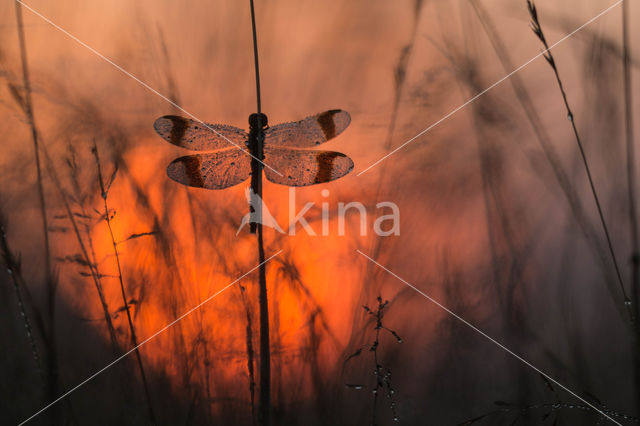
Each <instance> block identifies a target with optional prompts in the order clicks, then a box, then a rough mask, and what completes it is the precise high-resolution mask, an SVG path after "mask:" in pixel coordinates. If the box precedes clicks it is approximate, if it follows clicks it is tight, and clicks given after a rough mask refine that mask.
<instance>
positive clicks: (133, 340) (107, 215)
mask: <svg viewBox="0 0 640 426" xmlns="http://www.w3.org/2000/svg"><path fill="white" fill-rule="evenodd" d="M93 155H94V156H95V159H96V166H97V168H98V181H99V182H100V193H101V194H102V200H103V204H104V218H105V222H106V223H107V228H108V229H109V237H110V238H111V244H112V246H113V255H114V257H115V260H116V266H117V268H118V282H119V284H120V292H121V295H122V303H123V304H124V310H125V312H126V313H127V321H128V323H129V332H130V335H131V344H132V345H133V347H134V348H135V349H136V350H135V353H136V360H137V361H138V368H139V370H140V376H141V378H142V385H143V386H144V392H145V397H146V400H147V409H148V411H149V420H150V421H151V423H152V424H154V425H156V424H158V422H157V421H156V416H155V413H154V411H153V404H152V402H151V393H150V392H149V385H148V383H147V376H146V374H145V371H144V365H143V363H142V357H141V356H140V351H139V350H138V348H137V346H138V339H137V337H136V330H135V327H134V326H133V319H132V318H131V310H130V307H129V302H128V301H127V294H126V291H125V288H124V279H123V277H122V266H121V264H120V256H119V254H118V244H117V243H116V239H115V237H114V235H113V228H112V226H111V216H110V213H109V205H108V203H107V198H108V192H107V191H108V190H107V189H106V187H105V184H104V180H103V178H102V167H101V165H100V157H99V155H98V147H97V146H96V145H95V144H94V146H93Z"/></svg>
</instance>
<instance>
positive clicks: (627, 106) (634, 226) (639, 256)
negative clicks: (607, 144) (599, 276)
mask: <svg viewBox="0 0 640 426" xmlns="http://www.w3.org/2000/svg"><path fill="white" fill-rule="evenodd" d="M622 70H623V71H622V72H623V91H624V111H625V135H626V147H627V180H628V184H627V189H628V197H629V223H630V225H631V285H632V287H631V289H632V292H633V294H632V297H633V300H634V306H635V307H636V323H637V322H638V320H639V319H640V318H638V309H637V307H638V302H639V300H638V298H639V296H640V295H639V294H638V292H639V291H640V288H639V280H640V276H639V273H640V271H639V269H640V253H639V249H638V211H637V204H636V164H635V161H636V158H635V145H634V135H633V102H632V92H631V90H632V86H631V53H630V48H629V2H628V1H623V2H622Z"/></svg>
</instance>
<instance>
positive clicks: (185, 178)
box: [153, 109, 353, 232]
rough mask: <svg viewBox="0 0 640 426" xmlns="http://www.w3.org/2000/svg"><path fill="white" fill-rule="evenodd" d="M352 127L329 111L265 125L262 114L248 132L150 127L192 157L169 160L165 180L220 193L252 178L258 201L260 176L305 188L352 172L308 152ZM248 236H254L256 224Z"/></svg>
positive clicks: (346, 164) (338, 159) (344, 116)
mask: <svg viewBox="0 0 640 426" xmlns="http://www.w3.org/2000/svg"><path fill="white" fill-rule="evenodd" d="M350 122H351V116H350V115H349V113H348V112H347V111H344V110H339V109H333V110H328V111H324V112H321V113H318V114H315V115H312V116H309V117H307V118H305V119H302V120H299V121H294V122H289V123H282V124H276V125H274V126H271V127H270V126H269V125H268V118H267V116H266V115H265V114H262V113H254V114H251V115H250V116H249V132H248V133H247V132H245V131H244V130H242V129H239V128H237V127H234V126H229V125H226V124H205V123H202V122H199V121H196V120H192V119H190V118H184V117H180V116H175V115H166V116H163V117H160V118H158V119H157V120H156V121H155V123H154V125H153V127H154V129H155V131H156V132H157V133H158V134H159V135H160V136H161V137H162V138H163V139H164V140H166V141H167V142H169V143H171V144H173V145H176V146H179V147H181V148H185V149H188V150H191V151H210V152H207V153H202V154H191V155H186V156H183V157H180V158H177V159H175V160H173V161H172V162H171V163H170V164H169V166H168V167H167V175H168V176H169V178H171V179H172V180H174V181H176V182H178V183H181V184H183V185H187V186H191V187H195V188H204V189H212V190H219V189H225V188H229V187H231V186H234V185H238V184H240V183H242V182H244V181H245V180H247V179H249V178H251V191H252V192H253V193H254V194H258V195H259V196H260V197H261V196H262V172H263V171H264V174H265V176H266V178H267V180H269V181H270V182H273V183H276V184H280V185H287V186H297V187H300V186H309V185H315V184H319V183H325V182H330V181H332V180H336V179H339V178H341V177H343V176H345V175H347V174H348V173H349V172H351V170H353V161H352V160H351V158H349V157H348V156H347V155H345V154H343V153H341V152H336V151H324V150H313V149H308V148H312V147H316V146H318V145H320V144H323V143H325V142H327V141H329V140H331V139H333V138H334V137H336V136H338V135H339V134H341V133H342V132H343V131H344V130H345V129H346V128H347V127H348V126H349V123H350ZM251 225H252V228H251V230H252V232H255V227H254V225H255V224H254V223H252V224H251Z"/></svg>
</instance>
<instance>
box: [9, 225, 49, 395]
mask: <svg viewBox="0 0 640 426" xmlns="http://www.w3.org/2000/svg"><path fill="white" fill-rule="evenodd" d="M0 248H1V249H2V256H3V258H4V263H5V266H6V267H7V272H8V273H9V275H11V281H12V282H13V287H14V288H15V290H16V300H17V302H18V309H19V310H20V316H22V321H23V322H24V328H25V331H26V333H27V339H28V340H29V345H30V346H31V354H32V355H33V360H34V362H35V364H36V368H37V370H38V374H39V375H40V376H41V377H42V378H43V379H44V381H45V383H46V376H45V374H44V371H43V370H42V364H41V362H40V353H39V351H38V345H37V344H36V339H35V336H34V334H33V327H32V325H31V320H30V319H29V313H28V312H27V309H26V307H25V303H24V300H23V298H22V293H21V290H20V287H21V286H24V280H23V279H22V275H21V273H20V264H19V261H18V260H17V259H16V258H15V257H14V254H13V253H12V252H11V248H10V247H9V243H8V242H7V234H6V232H5V226H4V223H0Z"/></svg>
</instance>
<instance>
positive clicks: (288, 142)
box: [265, 109, 351, 148]
mask: <svg viewBox="0 0 640 426" xmlns="http://www.w3.org/2000/svg"><path fill="white" fill-rule="evenodd" d="M350 122H351V116H350V115H349V113H348V112H347V111H343V110H340V109H332V110H329V111H325V112H321V113H320V114H316V115H313V116H311V117H307V118H305V119H304V120H300V121H294V122H291V123H282V124H276V125H275V126H273V127H270V128H268V129H267V130H266V131H265V144H266V145H277V146H286V147H290V148H310V147H313V146H316V145H320V144H321V143H325V142H326V141H328V140H330V139H333V138H334V137H336V136H338V135H339V134H340V133H342V132H343V131H344V129H346V128H347V126H348V125H349V123H350Z"/></svg>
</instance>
